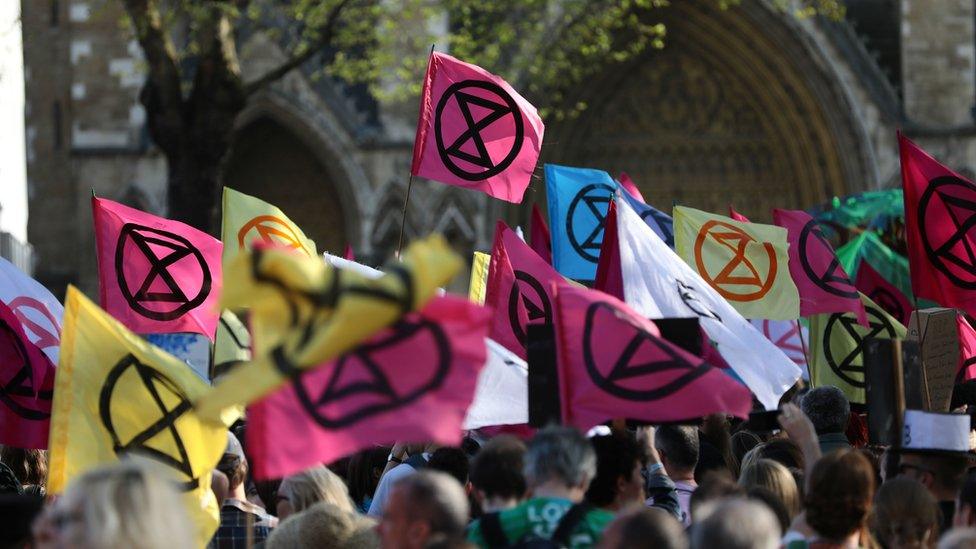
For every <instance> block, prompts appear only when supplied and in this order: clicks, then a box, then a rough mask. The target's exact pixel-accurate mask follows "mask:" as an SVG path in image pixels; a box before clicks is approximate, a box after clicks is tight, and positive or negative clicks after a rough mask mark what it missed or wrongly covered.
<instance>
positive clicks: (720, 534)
mask: <svg viewBox="0 0 976 549" xmlns="http://www.w3.org/2000/svg"><path fill="white" fill-rule="evenodd" d="M705 513H707V514H706V515H705V518H704V520H701V521H699V522H696V523H695V524H694V526H692V528H691V549H710V548H712V547H723V548H725V549H778V548H779V546H780V543H779V542H780V538H781V537H782V532H780V527H779V520H778V519H777V518H776V515H774V514H773V512H772V511H770V510H769V507H766V506H765V505H763V504H762V503H758V502H755V501H749V500H747V499H742V498H726V499H722V500H719V501H717V502H715V503H714V504H712V505H709V506H707V508H706V509H704V510H703V514H705Z"/></svg>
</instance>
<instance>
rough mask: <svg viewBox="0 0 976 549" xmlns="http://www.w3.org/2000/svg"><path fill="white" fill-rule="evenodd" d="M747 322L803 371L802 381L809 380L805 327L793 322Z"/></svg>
mask: <svg viewBox="0 0 976 549" xmlns="http://www.w3.org/2000/svg"><path fill="white" fill-rule="evenodd" d="M749 322H751V323H752V325H753V326H754V327H755V328H756V330H758V331H759V333H761V334H762V335H764V336H766V339H768V340H770V341H772V342H773V344H774V345H776V346H777V347H779V349H780V350H781V351H783V354H785V355H786V356H787V357H788V358H789V359H790V360H792V361H793V362H794V363H796V365H797V366H799V367H800V370H802V371H803V379H805V380H809V379H810V374H809V373H808V372H807V355H806V346H807V345H806V342H807V341H810V333H809V332H810V331H809V330H808V329H807V327H806V326H802V325H801V324H800V323H799V322H797V321H795V320H768V319H759V318H754V319H752V320H750V321H749Z"/></svg>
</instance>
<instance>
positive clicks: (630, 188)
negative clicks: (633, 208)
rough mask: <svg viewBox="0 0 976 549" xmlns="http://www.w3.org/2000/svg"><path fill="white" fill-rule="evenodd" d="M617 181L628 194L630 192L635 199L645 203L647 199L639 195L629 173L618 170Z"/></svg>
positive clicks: (638, 190)
mask: <svg viewBox="0 0 976 549" xmlns="http://www.w3.org/2000/svg"><path fill="white" fill-rule="evenodd" d="M617 183H620V186H621V187H623V188H624V190H625V191H627V193H628V194H630V196H632V197H634V198H636V199H637V200H640V201H641V202H643V203H645V204H646V203H647V201H646V200H644V197H643V196H642V195H641V192H640V189H638V188H637V185H636V184H635V183H634V180H633V179H631V178H630V176H629V175H627V174H626V173H624V172H620V177H618V178H617Z"/></svg>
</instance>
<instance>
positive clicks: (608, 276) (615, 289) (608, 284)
mask: <svg viewBox="0 0 976 549" xmlns="http://www.w3.org/2000/svg"><path fill="white" fill-rule="evenodd" d="M605 227H606V229H604V231H603V244H601V245H600V259H599V261H597V263H596V281H594V283H593V288H594V289H597V290H600V291H601V292H603V293H605V294H608V295H612V296H613V297H615V298H617V299H619V300H621V301H623V300H624V275H623V272H622V271H621V270H620V243H619V241H618V240H617V204H616V200H611V201H610V206H609V207H608V208H607V217H606V224H605Z"/></svg>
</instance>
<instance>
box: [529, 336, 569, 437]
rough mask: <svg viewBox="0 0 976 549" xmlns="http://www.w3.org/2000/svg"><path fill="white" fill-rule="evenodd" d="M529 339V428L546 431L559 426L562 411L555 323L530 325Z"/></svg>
mask: <svg viewBox="0 0 976 549" xmlns="http://www.w3.org/2000/svg"><path fill="white" fill-rule="evenodd" d="M525 339H526V357H527V358H528V361H527V362H528V366H529V425H530V426H531V427H536V428H542V427H545V426H546V425H549V424H551V423H557V424H558V423H560V420H561V419H562V409H561V408H560V405H559V371H558V369H557V367H556V339H555V332H554V330H553V326H552V324H529V325H528V326H526V337H525Z"/></svg>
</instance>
